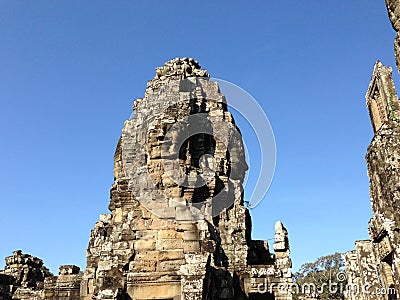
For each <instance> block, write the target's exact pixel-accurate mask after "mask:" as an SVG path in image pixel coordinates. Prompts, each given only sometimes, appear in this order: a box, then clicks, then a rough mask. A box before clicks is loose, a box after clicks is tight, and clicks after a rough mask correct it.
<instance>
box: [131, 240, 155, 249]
mask: <svg viewBox="0 0 400 300" xmlns="http://www.w3.org/2000/svg"><path fill="white" fill-rule="evenodd" d="M155 247H156V241H155V240H137V241H136V242H135V244H134V248H135V251H140V250H155Z"/></svg>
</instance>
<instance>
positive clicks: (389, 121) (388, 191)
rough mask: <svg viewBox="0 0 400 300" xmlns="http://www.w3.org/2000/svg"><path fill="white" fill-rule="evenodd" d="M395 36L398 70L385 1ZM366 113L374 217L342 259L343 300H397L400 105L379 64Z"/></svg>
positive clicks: (398, 17) (397, 20) (395, 12)
mask: <svg viewBox="0 0 400 300" xmlns="http://www.w3.org/2000/svg"><path fill="white" fill-rule="evenodd" d="M386 6H387V9H388V13H389V18H390V21H391V22H392V25H393V28H394V29H395V31H396V33H397V35H396V39H395V57H396V62H397V66H398V68H399V67H400V37H399V30H400V2H399V1H392V0H386ZM366 100H367V108H368V111H369V115H370V118H371V123H372V128H373V131H374V137H373V139H372V141H371V144H370V146H369V147H368V150H367V155H366V161H367V167H368V176H369V179H370V199H371V206H372V212H373V217H372V218H371V220H370V221H369V227H368V232H369V236H370V240H365V241H357V242H356V250H353V251H349V252H347V253H345V254H344V255H343V258H344V261H345V267H346V273H347V277H348V283H349V286H350V289H349V290H348V292H347V293H346V299H351V300H355V299H361V300H363V299H365V300H369V299H371V300H372V299H378V300H380V299H382V300H383V299H398V298H399V291H400V236H399V232H400V210H399V208H400V101H399V98H398V96H397V93H396V89H395V86H394V83H393V79H392V68H390V67H385V66H383V65H382V63H380V62H379V61H378V62H376V64H375V66H374V71H373V74H372V79H371V81H370V84H369V86H368V90H367V94H366Z"/></svg>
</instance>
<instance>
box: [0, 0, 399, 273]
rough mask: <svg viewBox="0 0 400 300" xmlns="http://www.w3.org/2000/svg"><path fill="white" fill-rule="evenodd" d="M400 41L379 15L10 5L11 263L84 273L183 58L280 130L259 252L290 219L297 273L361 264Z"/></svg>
mask: <svg viewBox="0 0 400 300" xmlns="http://www.w3.org/2000/svg"><path fill="white" fill-rule="evenodd" d="M394 36H395V33H394V31H393V30H392V29H391V26H390V23H389V20H388V17H387V13H386V9H385V5H384V1H383V0H378V1H372V0H357V1H356V0H348V1H344V0H342V1H321V0H313V1H311V0H305V1H294V0H290V1H284V2H282V1H251V2H248V3H245V2H244V1H213V2H211V1H208V2H207V1H195V2H187V1H40V3H39V2H36V1H1V2H0V37H1V43H0V101H1V110H0V112H1V118H0V136H1V140H0V141H1V155H0V166H1V171H0V183H1V214H0V227H1V241H0V259H1V260H2V259H3V257H5V256H7V255H10V254H11V252H12V251H13V250H14V249H22V250H23V251H24V252H28V253H31V254H33V255H36V256H39V257H41V258H43V259H44V261H45V264H46V265H47V266H48V267H50V268H51V270H52V271H53V272H56V273H57V268H58V265H60V264H77V265H79V266H80V267H81V268H82V269H83V268H84V267H85V249H86V247H87V244H88V238H89V234H90V230H91V229H92V228H93V226H94V224H95V222H96V221H97V220H98V216H99V214H100V213H106V212H108V210H107V205H108V202H109V188H110V186H111V184H112V182H113V174H112V168H113V154H114V150H115V146H116V143H117V140H118V137H119V136H120V133H121V128H122V126H123V122H124V120H126V119H127V118H129V116H130V114H131V105H132V103H133V100H134V99H135V98H139V97H142V96H143V94H144V90H145V87H146V82H147V80H149V79H151V78H152V77H153V76H154V68H155V67H157V66H160V65H162V64H163V63H164V62H165V61H167V60H169V59H171V58H174V57H183V56H188V57H194V58H195V59H197V60H198V61H199V62H200V63H201V65H202V66H203V67H204V68H205V69H207V70H208V71H209V73H210V74H211V75H212V76H214V77H217V78H221V79H225V80H228V81H231V82H233V83H235V84H237V85H239V86H241V87H242V88H244V89H246V90H247V91H248V92H250V93H251V94H252V95H253V96H254V97H255V98H256V99H257V100H258V102H259V103H260V105H261V106H262V107H263V109H264V110H265V112H266V114H267V116H268V118H269V120H270V122H271V124H272V127H273V130H274V133H275V138H276V142H277V168H276V174H275V177H274V180H273V183H272V185H271V188H270V190H269V193H268V194H267V196H266V197H265V199H264V201H263V202H262V203H261V204H260V205H259V206H258V207H257V208H256V209H254V210H252V212H251V213H252V216H253V237H254V238H258V239H269V238H272V237H273V227H274V223H275V221H276V220H282V221H283V222H284V224H285V225H286V227H287V228H288V230H289V235H290V242H291V249H292V258H293V262H294V268H295V269H297V268H298V267H299V266H300V265H301V264H302V263H303V262H306V261H312V260H314V259H315V258H317V257H319V256H321V255H325V254H329V253H332V252H335V251H339V252H343V251H347V250H350V249H352V248H353V245H354V241H355V240H357V239H364V238H367V237H368V235H367V223H368V220H369V218H370V217H371V208H370V202H369V194H368V178H367V174H366V166H365V160H364V157H365V153H366V148H367V146H368V144H369V142H370V140H371V138H372V129H371V125H370V121H369V117H368V114H367V110H366V107H365V99H364V95H365V92H366V89H367V86H368V83H369V80H370V77H371V73H372V67H373V64H374V62H375V60H377V59H380V60H381V61H382V62H383V63H384V64H386V65H394V58H393V39H394ZM395 81H396V83H397V82H398V76H397V75H396V74H395ZM228 100H229V99H228ZM239 126H240V124H239ZM3 264H4V263H3V262H2V263H0V267H1V266H2V265H3Z"/></svg>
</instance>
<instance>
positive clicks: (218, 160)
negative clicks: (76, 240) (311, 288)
mask: <svg viewBox="0 0 400 300" xmlns="http://www.w3.org/2000/svg"><path fill="white" fill-rule="evenodd" d="M133 108H134V115H133V117H132V118H131V119H130V120H127V121H126V122H125V124H124V128H123V129H122V135H121V138H120V140H119V142H118V145H117V149H116V152H115V156H114V178H115V181H114V184H113V185H112V188H111V191H110V198H111V201H110V204H109V209H110V211H111V213H109V214H103V215H101V216H100V220H99V221H98V222H97V223H96V225H95V227H94V229H93V230H92V232H91V235H90V240H89V246H88V249H87V266H86V270H85V273H84V276H83V279H82V283H81V298H82V299H142V300H145V299H175V300H176V299H204V300H208V299H209V300H211V299H291V295H290V293H287V291H288V285H289V284H290V283H291V282H292V279H291V260H290V256H289V254H290V251H289V242H288V234H287V230H286V229H285V227H284V226H283V225H282V223H281V222H277V223H276V225H275V230H276V234H275V243H274V250H275V253H272V252H270V251H269V248H268V243H267V242H266V241H258V240H252V239H251V219H250V214H249V212H248V209H247V208H246V207H245V206H244V201H243V187H242V183H243V179H244V176H245V172H246V170H247V165H246V162H245V157H244V148H243V143H242V138H241V134H240V132H239V130H238V128H237V127H236V125H235V122H234V120H233V117H232V115H231V113H230V112H229V111H228V108H227V102H226V100H225V97H224V95H223V94H221V93H220V91H219V87H218V84H217V83H215V82H212V81H210V80H209V75H208V74H207V72H206V71H205V70H202V69H201V68H200V65H199V64H198V62H196V61H195V60H193V59H188V58H183V59H178V58H176V59H174V60H171V61H169V62H167V63H166V64H165V65H164V66H163V67H159V68H157V69H156V76H155V77H154V79H153V80H151V81H149V82H148V84H147V89H146V92H145V95H144V97H143V98H141V99H137V100H136V101H135V102H134V106H133ZM285 286H286V289H285Z"/></svg>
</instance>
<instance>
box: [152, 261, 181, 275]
mask: <svg viewBox="0 0 400 300" xmlns="http://www.w3.org/2000/svg"><path fill="white" fill-rule="evenodd" d="M185 263H186V261H185V260H184V259H176V260H166V261H161V262H159V263H158V264H157V271H159V272H169V271H178V270H179V269H180V267H181V266H182V265H184V264H185Z"/></svg>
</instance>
